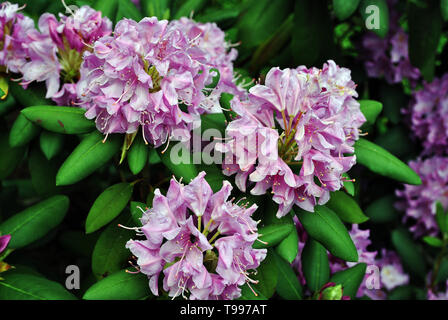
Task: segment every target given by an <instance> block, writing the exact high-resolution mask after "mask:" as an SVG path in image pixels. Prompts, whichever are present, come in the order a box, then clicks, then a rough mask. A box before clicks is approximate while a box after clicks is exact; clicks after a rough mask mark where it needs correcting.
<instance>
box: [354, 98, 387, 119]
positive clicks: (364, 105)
mask: <svg viewBox="0 0 448 320" xmlns="http://www.w3.org/2000/svg"><path fill="white" fill-rule="evenodd" d="M358 102H359V104H360V109H361V112H362V113H363V114H364V117H366V120H367V123H370V124H374V123H375V121H376V118H377V117H378V115H379V114H380V113H381V110H383V104H382V103H381V102H378V101H375V100H358Z"/></svg>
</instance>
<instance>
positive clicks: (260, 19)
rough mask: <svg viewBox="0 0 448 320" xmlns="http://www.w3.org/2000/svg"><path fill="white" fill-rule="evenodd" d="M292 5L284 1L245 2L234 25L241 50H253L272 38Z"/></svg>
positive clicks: (260, 0)
mask: <svg viewBox="0 0 448 320" xmlns="http://www.w3.org/2000/svg"><path fill="white" fill-rule="evenodd" d="M292 5H293V4H292V3H291V2H290V1H286V0H277V1H269V0H249V1H246V3H245V4H244V8H243V9H242V11H241V14H240V16H239V17H238V21H237V23H236V28H237V29H238V39H239V40H240V41H241V47H242V50H243V51H244V50H247V49H250V48H254V47H256V46H258V45H260V44H261V43H263V41H265V40H266V39H268V38H269V37H270V36H272V35H273V34H274V33H275V32H276V31H277V29H278V28H279V27H280V26H281V25H282V23H283V21H285V20H286V18H287V17H288V15H289V14H290V13H291V11H292Z"/></svg>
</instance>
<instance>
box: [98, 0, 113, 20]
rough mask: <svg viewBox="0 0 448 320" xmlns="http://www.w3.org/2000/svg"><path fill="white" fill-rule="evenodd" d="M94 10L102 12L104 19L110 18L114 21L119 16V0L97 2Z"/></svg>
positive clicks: (99, 0)
mask: <svg viewBox="0 0 448 320" xmlns="http://www.w3.org/2000/svg"><path fill="white" fill-rule="evenodd" d="M93 8H94V9H95V10H97V11H100V12H101V13H102V16H103V17H109V18H110V19H111V20H112V19H113V17H115V16H116V15H117V14H116V12H117V9H118V0H108V1H104V0H96V1H95V4H94V5H93Z"/></svg>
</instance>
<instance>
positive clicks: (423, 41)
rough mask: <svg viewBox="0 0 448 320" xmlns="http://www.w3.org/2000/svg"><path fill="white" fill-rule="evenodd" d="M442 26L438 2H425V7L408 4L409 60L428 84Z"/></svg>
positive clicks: (430, 0) (431, 76) (431, 75)
mask: <svg viewBox="0 0 448 320" xmlns="http://www.w3.org/2000/svg"><path fill="white" fill-rule="evenodd" d="M442 24H443V23H442V16H441V14H440V2H439V1H438V0H427V1H425V6H419V5H417V4H415V3H412V2H411V3H409V6H408V25H409V40H408V44H409V59H410V61H411V63H412V65H413V66H415V67H417V68H419V69H420V72H421V74H422V75H423V77H424V79H425V80H426V81H428V82H430V81H432V79H433V77H434V72H435V62H436V54H437V47H438V45H439V41H440V36H441V34H442Z"/></svg>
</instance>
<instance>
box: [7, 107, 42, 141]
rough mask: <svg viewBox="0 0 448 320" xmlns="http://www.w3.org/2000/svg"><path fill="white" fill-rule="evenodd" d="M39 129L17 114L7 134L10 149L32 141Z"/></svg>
mask: <svg viewBox="0 0 448 320" xmlns="http://www.w3.org/2000/svg"><path fill="white" fill-rule="evenodd" d="M40 131H41V129H40V128H39V127H38V126H36V125H35V124H33V123H32V122H31V121H29V120H28V119H27V118H26V117H24V116H23V115H22V114H19V115H18V116H17V118H16V120H15V121H14V123H13V125H12V128H11V131H10V133H9V144H10V145H11V147H21V146H24V145H26V144H27V143H28V142H30V141H31V140H33V139H34V138H35V137H36V136H37V135H38V134H39V132H40Z"/></svg>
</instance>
